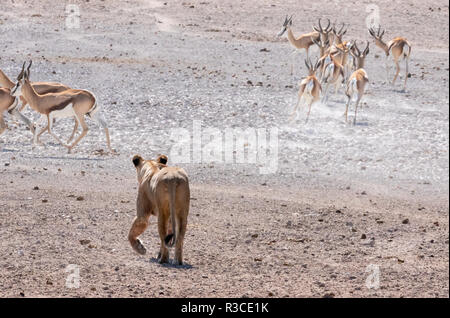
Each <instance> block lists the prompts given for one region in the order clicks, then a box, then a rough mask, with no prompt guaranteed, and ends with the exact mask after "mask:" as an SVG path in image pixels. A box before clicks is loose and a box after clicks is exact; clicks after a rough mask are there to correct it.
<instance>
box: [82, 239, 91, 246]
mask: <svg viewBox="0 0 450 318" xmlns="http://www.w3.org/2000/svg"><path fill="white" fill-rule="evenodd" d="M89 243H91V240H80V244H81V245H87V244H89Z"/></svg>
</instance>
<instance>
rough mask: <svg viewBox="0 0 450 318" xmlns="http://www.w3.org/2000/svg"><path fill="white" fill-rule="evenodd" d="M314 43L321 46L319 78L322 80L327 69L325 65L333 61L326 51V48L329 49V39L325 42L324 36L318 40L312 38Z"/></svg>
mask: <svg viewBox="0 0 450 318" xmlns="http://www.w3.org/2000/svg"><path fill="white" fill-rule="evenodd" d="M311 39H312V41H313V42H314V44H316V45H317V46H318V47H319V61H318V69H317V72H318V73H319V74H318V79H319V80H322V77H323V71H324V69H325V66H326V65H328V63H330V62H331V58H330V57H329V56H328V55H329V54H327V53H326V50H327V49H328V45H329V40H326V42H325V43H324V42H323V40H322V38H319V39H318V40H315V39H313V38H311Z"/></svg>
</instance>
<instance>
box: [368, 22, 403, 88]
mask: <svg viewBox="0 0 450 318" xmlns="http://www.w3.org/2000/svg"><path fill="white" fill-rule="evenodd" d="M384 31H385V30H382V29H381V26H379V27H378V30H377V31H375V30H374V29H373V28H370V29H369V34H370V35H371V36H372V37H373V38H374V39H375V45H376V46H378V47H379V48H381V49H382V50H383V51H384V53H385V54H386V79H387V81H388V82H389V65H388V63H389V56H391V55H392V59H393V60H394V63H395V66H396V67H397V72H396V73H395V76H394V79H393V81H392V85H395V81H396V79H397V77H398V74H399V73H400V64H399V63H400V60H402V59H404V60H405V82H404V84H403V91H406V81H407V80H408V75H409V72H408V62H409V57H410V55H411V44H410V43H409V42H408V40H407V39H405V38H401V37H396V38H394V39H392V40H391V41H389V42H388V43H387V44H386V43H385V42H384V41H383V35H384Z"/></svg>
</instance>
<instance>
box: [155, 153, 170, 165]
mask: <svg viewBox="0 0 450 318" xmlns="http://www.w3.org/2000/svg"><path fill="white" fill-rule="evenodd" d="M168 160H169V158H167V156H166V155H159V156H158V159H156V162H158V163H161V164H163V165H165V164H167V161H168Z"/></svg>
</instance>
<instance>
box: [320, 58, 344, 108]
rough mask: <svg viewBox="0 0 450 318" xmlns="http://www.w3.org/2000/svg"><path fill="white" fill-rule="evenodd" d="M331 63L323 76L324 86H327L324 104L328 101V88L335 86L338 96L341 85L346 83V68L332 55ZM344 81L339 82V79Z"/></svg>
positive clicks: (323, 99)
mask: <svg viewBox="0 0 450 318" xmlns="http://www.w3.org/2000/svg"><path fill="white" fill-rule="evenodd" d="M329 57H330V60H331V62H330V63H329V64H328V65H327V66H326V67H325V70H324V71H323V76H322V81H321V83H322V85H323V84H325V89H324V91H323V97H322V102H325V103H326V102H327V101H328V87H329V85H330V84H333V85H334V93H335V94H336V93H337V91H338V89H339V84H340V83H345V74H344V67H343V66H342V64H341V63H340V62H339V61H338V60H337V58H335V57H334V56H333V55H332V54H330V55H329ZM340 77H342V80H341V81H339V78H340Z"/></svg>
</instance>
